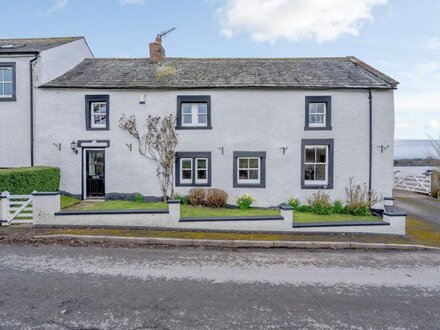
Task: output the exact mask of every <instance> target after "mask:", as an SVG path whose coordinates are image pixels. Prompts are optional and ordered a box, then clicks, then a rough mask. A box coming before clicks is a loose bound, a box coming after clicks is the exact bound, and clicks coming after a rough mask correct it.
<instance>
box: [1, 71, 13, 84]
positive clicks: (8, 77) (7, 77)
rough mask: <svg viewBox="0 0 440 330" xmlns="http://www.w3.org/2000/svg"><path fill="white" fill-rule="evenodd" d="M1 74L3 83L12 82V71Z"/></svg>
mask: <svg viewBox="0 0 440 330" xmlns="http://www.w3.org/2000/svg"><path fill="white" fill-rule="evenodd" d="M3 74H4V75H3V80H4V81H12V69H5V70H3Z"/></svg>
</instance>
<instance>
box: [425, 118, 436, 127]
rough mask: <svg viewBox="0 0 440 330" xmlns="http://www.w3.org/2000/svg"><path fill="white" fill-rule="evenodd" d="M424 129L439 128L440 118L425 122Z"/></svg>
mask: <svg viewBox="0 0 440 330" xmlns="http://www.w3.org/2000/svg"><path fill="white" fill-rule="evenodd" d="M425 128H426V129H440V120H438V119H432V120H430V121H428V122H427V123H426V124H425Z"/></svg>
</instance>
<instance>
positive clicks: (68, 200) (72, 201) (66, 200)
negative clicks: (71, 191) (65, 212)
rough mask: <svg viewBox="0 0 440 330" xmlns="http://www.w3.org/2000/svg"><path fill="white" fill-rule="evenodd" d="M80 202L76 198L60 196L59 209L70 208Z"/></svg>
mask: <svg viewBox="0 0 440 330" xmlns="http://www.w3.org/2000/svg"><path fill="white" fill-rule="evenodd" d="M79 202H81V201H80V200H79V199H78V198H75V197H69V196H64V195H61V209H66V208H68V207H72V206H74V205H76V204H79Z"/></svg>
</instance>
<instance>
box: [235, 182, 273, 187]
mask: <svg viewBox="0 0 440 330" xmlns="http://www.w3.org/2000/svg"><path fill="white" fill-rule="evenodd" d="M233 188H266V184H265V183H234V185H233Z"/></svg>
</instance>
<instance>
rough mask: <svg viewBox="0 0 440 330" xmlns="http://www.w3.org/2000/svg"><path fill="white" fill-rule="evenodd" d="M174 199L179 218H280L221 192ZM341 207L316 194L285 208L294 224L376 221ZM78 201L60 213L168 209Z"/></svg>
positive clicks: (65, 203) (67, 201)
mask: <svg viewBox="0 0 440 330" xmlns="http://www.w3.org/2000/svg"><path fill="white" fill-rule="evenodd" d="M173 198H174V199H178V200H180V201H181V209H180V216H181V217H182V218H205V217H240V216H243V217H246V216H247V217H249V216H271V215H280V210H279V208H278V207H273V208H256V207H252V205H253V204H254V203H255V202H256V201H255V199H254V198H253V197H252V196H249V195H242V196H240V197H238V198H237V199H236V205H227V200H228V195H227V193H226V192H224V191H222V190H220V189H215V188H212V189H207V190H206V189H203V188H193V189H191V190H190V191H189V194H188V195H187V196H183V195H178V194H175V195H174V196H173ZM359 199H360V198H357V199H356V203H354V202H353V201H352V202H351V203H342V202H341V201H335V202H333V203H331V202H330V197H329V196H328V194H327V193H325V192H322V191H318V192H316V193H314V194H312V196H311V197H310V198H309V199H308V202H307V204H301V203H300V202H299V201H298V200H297V199H295V198H291V199H289V201H287V202H286V204H288V205H290V206H292V207H293V209H294V221H295V223H310V222H339V221H378V220H379V219H378V217H376V216H373V215H372V214H371V212H370V211H369V207H368V204H366V203H361V202H359ZM79 202H80V201H79V200H77V199H75V198H72V197H67V196H62V197H61V206H62V209H63V210H72V209H75V210H90V211H92V210H94V211H96V210H140V209H141V210H143V209H150V210H151V209H167V208H168V205H167V204H166V203H165V202H146V201H143V197H142V196H141V195H137V196H135V198H134V200H133V201H125V200H106V201H101V202H93V203H80V204H78V203H79Z"/></svg>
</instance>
